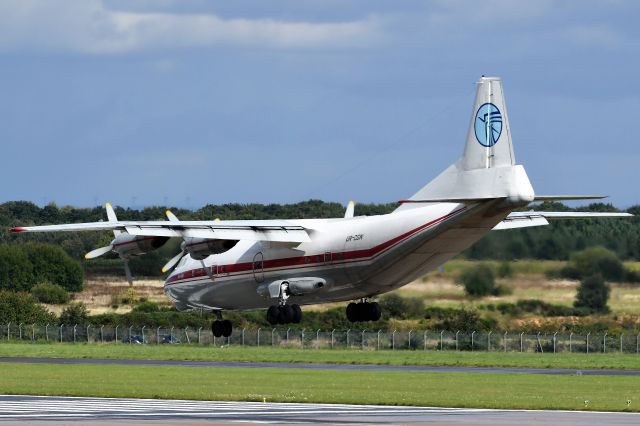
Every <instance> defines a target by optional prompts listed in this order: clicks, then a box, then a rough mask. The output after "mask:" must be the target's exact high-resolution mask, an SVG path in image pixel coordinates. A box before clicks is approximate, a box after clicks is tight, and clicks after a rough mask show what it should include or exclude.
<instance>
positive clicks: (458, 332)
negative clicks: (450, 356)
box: [456, 330, 460, 351]
mask: <svg viewBox="0 0 640 426" xmlns="http://www.w3.org/2000/svg"><path fill="white" fill-rule="evenodd" d="M458 334H460V330H458V331H456V351H457V350H458Z"/></svg>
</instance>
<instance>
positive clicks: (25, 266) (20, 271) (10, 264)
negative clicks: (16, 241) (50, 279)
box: [0, 245, 33, 291]
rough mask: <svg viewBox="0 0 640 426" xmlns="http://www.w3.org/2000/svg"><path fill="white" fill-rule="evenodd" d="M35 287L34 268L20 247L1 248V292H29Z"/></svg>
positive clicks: (3, 246)
mask: <svg viewBox="0 0 640 426" xmlns="http://www.w3.org/2000/svg"><path fill="white" fill-rule="evenodd" d="M32 285H33V266H32V265H31V262H29V258H28V257H27V255H26V254H25V252H24V250H22V248H21V247H19V246H10V245H1V246H0V290H2V289H5V290H14V291H28V290H29V289H30V288H31V286H32Z"/></svg>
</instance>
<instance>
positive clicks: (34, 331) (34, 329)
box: [31, 324, 622, 352]
mask: <svg viewBox="0 0 640 426" xmlns="http://www.w3.org/2000/svg"><path fill="white" fill-rule="evenodd" d="M35 340H36V325H35V324H31V341H32V342H35ZM620 347H622V343H621V344H620ZM620 352H622V351H620Z"/></svg>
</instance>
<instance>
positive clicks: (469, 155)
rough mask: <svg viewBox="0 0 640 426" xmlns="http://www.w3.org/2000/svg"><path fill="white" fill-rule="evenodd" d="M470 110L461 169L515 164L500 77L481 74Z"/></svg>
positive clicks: (460, 164)
mask: <svg viewBox="0 0 640 426" xmlns="http://www.w3.org/2000/svg"><path fill="white" fill-rule="evenodd" d="M477 85H478V87H477V91H476V100H475V102H474V104H473V109H472V110H471V121H470V123H469V130H468V131H467V143H466V145H465V147H464V153H463V155H462V158H461V159H460V161H459V164H458V166H459V168H460V169H462V170H474V169H483V168H490V167H500V166H513V165H515V164H516V160H515V156H514V155H513V145H512V143H511V129H510V127H509V119H508V117H507V107H506V105H505V102H504V92H503V91H502V81H501V80H500V78H499V77H484V76H483V77H481V78H480V80H478V83H477Z"/></svg>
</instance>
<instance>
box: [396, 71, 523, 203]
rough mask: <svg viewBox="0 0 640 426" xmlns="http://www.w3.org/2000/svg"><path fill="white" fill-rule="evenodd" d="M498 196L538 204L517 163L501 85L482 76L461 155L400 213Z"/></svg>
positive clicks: (513, 200) (409, 201) (419, 192)
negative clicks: (430, 204) (428, 204)
mask: <svg viewBox="0 0 640 426" xmlns="http://www.w3.org/2000/svg"><path fill="white" fill-rule="evenodd" d="M495 198H508V199H509V200H510V201H511V202H512V203H514V204H519V205H522V204H527V203H529V202H531V201H533V199H534V192H533V188H532V187H531V183H530V182H529V178H528V177H527V174H526V172H525V170H524V167H522V166H521V165H516V160H515V155H514V152H513V143H512V140H511V129H510V127H509V119H508V116H507V108H506V105H505V101H504V93H503V90H502V81H501V80H500V78H499V77H484V76H483V77H481V78H480V80H479V81H478V87H477V92H476V98H475V102H474V104H473V109H472V114H471V121H470V122H469V129H468V131H467V139H466V143H465V147H464V151H463V154H462V157H461V158H460V159H459V160H458V161H457V162H455V163H454V164H452V165H451V166H449V168H447V169H446V170H445V171H444V172H442V173H441V174H440V175H438V176H437V177H436V178H435V179H434V180H432V181H431V182H429V183H428V184H427V185H426V186H425V187H423V188H422V189H421V190H420V191H418V192H417V193H415V194H414V195H413V196H412V197H410V198H409V199H407V200H404V201H405V203H403V204H402V205H401V206H400V207H399V208H398V209H399V210H404V209H409V208H415V207H419V206H420V204H419V203H420V202H457V203H463V202H477V201H482V200H489V199H495ZM440 200H445V201H440ZM446 200H451V201H446Z"/></svg>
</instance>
